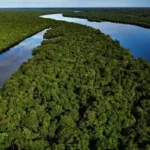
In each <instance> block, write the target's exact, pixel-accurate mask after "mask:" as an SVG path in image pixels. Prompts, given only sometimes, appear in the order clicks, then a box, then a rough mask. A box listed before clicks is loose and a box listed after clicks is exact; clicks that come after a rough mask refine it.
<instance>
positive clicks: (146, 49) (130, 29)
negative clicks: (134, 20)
mask: <svg viewBox="0 0 150 150" xmlns="http://www.w3.org/2000/svg"><path fill="white" fill-rule="evenodd" d="M41 17H43V18H51V19H55V20H63V21H67V22H74V23H79V24H82V25H87V26H90V27H93V28H96V29H100V30H101V31H102V32H103V33H105V34H108V35H110V36H111V37H112V39H114V40H115V39H117V40H119V41H120V43H121V45H122V46H123V47H125V48H128V49H130V51H131V53H132V55H133V56H134V57H135V58H138V57H143V58H145V59H147V60H148V61H149V62H150V29H146V28H142V27H138V26H134V25H128V24H120V23H111V22H90V21H88V20H87V19H79V18H70V17H63V16H62V14H53V15H44V16H41Z"/></svg>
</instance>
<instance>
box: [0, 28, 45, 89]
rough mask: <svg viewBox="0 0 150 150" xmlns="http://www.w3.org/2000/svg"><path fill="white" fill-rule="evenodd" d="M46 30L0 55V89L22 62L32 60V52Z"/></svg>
mask: <svg viewBox="0 0 150 150" xmlns="http://www.w3.org/2000/svg"><path fill="white" fill-rule="evenodd" d="M46 30H47V29H46ZM46 30H43V31H41V32H39V33H37V34H35V35H34V36H32V37H30V38H27V39H25V40H24V41H22V42H20V43H19V44H18V45H16V46H14V47H13V48H11V49H10V50H8V51H6V52H4V53H2V54H1V55H0V87H2V86H3V84H4V82H5V80H7V79H8V78H10V77H11V75H12V73H13V72H14V71H16V70H18V69H19V68H20V66H21V65H22V63H23V62H26V61H28V59H29V58H32V50H33V49H34V48H36V47H37V46H39V45H40V44H41V42H42V41H43V35H44V33H45V32H46Z"/></svg>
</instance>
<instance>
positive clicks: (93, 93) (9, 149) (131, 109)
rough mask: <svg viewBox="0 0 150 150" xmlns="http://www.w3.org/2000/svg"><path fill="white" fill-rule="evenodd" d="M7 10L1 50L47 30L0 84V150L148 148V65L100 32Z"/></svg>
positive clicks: (149, 110) (149, 66) (149, 74)
mask: <svg viewBox="0 0 150 150" xmlns="http://www.w3.org/2000/svg"><path fill="white" fill-rule="evenodd" d="M5 13H9V12H5ZM14 13H15V14H16V15H17V16H18V17H17V18H16V19H12V20H11V17H10V18H9V19H10V20H11V22H10V24H13V22H14V24H16V25H17V24H20V25H22V28H21V27H19V25H18V27H17V28H16V29H13V28H12V30H11V31H10V35H9V34H8V33H9V32H8V31H7V30H6V29H9V28H8V27H7V26H6V27H5V25H6V23H5V25H3V26H4V27H5V28H4V29H3V31H2V30H0V33H1V32H2V33H3V32H4V31H5V32H4V33H3V35H4V34H6V33H7V34H6V36H5V41H6V43H5V44H3V42H2V43H0V47H1V50H2V49H3V48H5V47H7V46H9V45H12V44H14V43H15V42H17V41H18V39H19V40H20V39H21V38H23V37H26V36H29V35H30V34H31V33H32V34H33V31H34V32H37V31H40V30H41V29H44V28H51V29H50V30H48V31H47V32H46V34H45V35H44V38H45V40H44V41H43V42H42V44H41V46H39V47H37V48H36V49H34V50H33V56H34V57H33V58H32V59H29V61H28V62H26V63H24V64H22V66H21V67H20V69H19V70H18V71H16V72H15V73H13V75H12V77H11V78H10V79H8V80H7V81H6V83H5V85H4V87H3V88H1V89H0V149H2V150H149V149H150V140H149V139H150V86H149V85H150V64H149V63H148V62H147V61H146V60H145V59H142V58H139V59H135V58H134V57H133V56H132V55H131V54H130V51H129V50H127V49H125V48H123V47H122V46H121V45H120V43H119V42H118V41H114V40H112V39H111V38H110V36H108V35H105V34H103V33H102V32H101V31H100V30H96V29H93V28H91V27H87V26H83V25H79V24H75V23H67V22H64V21H55V20H51V19H49V20H48V19H43V18H38V16H40V15H42V14H43V12H40V11H39V12H33V13H31V12H27V13H25V12H20V11H17V12H14ZM21 13H24V17H25V16H26V18H28V19H27V20H30V23H31V24H29V27H26V26H25V22H24V21H23V20H22V18H23V17H21ZM3 14H4V13H0V15H1V16H2V15H3ZM31 14H32V15H31ZM5 16H6V15H5ZM12 16H13V13H12ZM2 18H3V20H5V18H4V17H2ZM14 18H15V17H14ZM32 22H33V23H32ZM37 23H38V24H37ZM8 26H9V24H8ZM0 27H1V24H0ZM31 31H32V32H31ZM1 35H2V34H1ZM15 35H17V36H16V37H17V38H13V36H15ZM0 38H1V39H2V38H4V37H3V36H0ZM6 39H7V40H8V41H9V40H10V39H12V40H13V42H12V44H10V43H11V40H10V42H7V40H6ZM0 41H1V40H0Z"/></svg>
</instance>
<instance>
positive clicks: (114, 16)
mask: <svg viewBox="0 0 150 150" xmlns="http://www.w3.org/2000/svg"><path fill="white" fill-rule="evenodd" d="M63 15H64V16H67V17H78V18H86V19H88V20H89V21H98V22H101V21H111V22H118V23H126V24H127V23H128V24H134V25H138V26H142V27H146V28H150V9H149V8H97V9H83V10H82V9H81V12H78V13H74V12H67V13H64V14H63Z"/></svg>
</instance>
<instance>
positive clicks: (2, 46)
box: [0, 9, 63, 53]
mask: <svg viewBox="0 0 150 150" xmlns="http://www.w3.org/2000/svg"><path fill="white" fill-rule="evenodd" d="M59 12H60V10H59ZM61 12H63V11H61ZM50 13H58V10H51V11H50V10H38V11H37V10H32V9H29V10H28V11H26V10H13V9H11V10H10V9H8V10H7V9H6V10H5V9H4V10H3V9H2V10H0V18H1V22H0V53H1V52H3V51H5V50H8V49H9V47H12V46H14V45H16V44H17V43H18V42H20V41H22V40H24V39H25V38H27V37H29V36H31V35H33V34H35V33H37V32H39V31H41V30H43V29H45V28H49V27H50V24H49V20H46V19H43V18H39V16H40V15H42V14H50Z"/></svg>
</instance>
